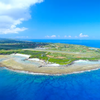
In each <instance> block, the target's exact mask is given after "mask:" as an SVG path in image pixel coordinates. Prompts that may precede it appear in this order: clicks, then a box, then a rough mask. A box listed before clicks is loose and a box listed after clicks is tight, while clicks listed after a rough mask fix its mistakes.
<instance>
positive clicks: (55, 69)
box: [0, 54, 100, 75]
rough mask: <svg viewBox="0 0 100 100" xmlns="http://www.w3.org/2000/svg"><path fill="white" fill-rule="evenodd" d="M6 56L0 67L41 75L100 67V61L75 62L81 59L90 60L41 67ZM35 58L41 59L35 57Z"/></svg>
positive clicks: (63, 73)
mask: <svg viewBox="0 0 100 100" xmlns="http://www.w3.org/2000/svg"><path fill="white" fill-rule="evenodd" d="M14 55H15V54H14ZM17 56H20V57H22V56H24V57H25V58H27V57H28V56H29V55H23V54H17ZM6 57H8V58H7V59H5V60H3V61H1V63H0V67H6V68H8V69H10V70H14V71H20V72H26V73H33V74H38V75H39V74H41V75H67V74H73V73H81V72H85V71H91V70H97V69H100V63H97V64H95V63H94V64H87V65H85V64H75V62H81V61H83V62H84V61H89V60H76V61H73V62H72V63H71V64H68V65H60V66H54V65H53V64H51V66H47V65H48V64H46V65H42V67H39V66H35V65H32V64H31V63H28V64H27V63H21V62H20V61H19V62H17V61H16V60H14V59H13V58H10V56H6ZM27 60H28V59H27ZM33 60H34V58H33ZM35 60H39V59H36V58H35ZM98 61H100V60H98ZM33 63H34V61H33Z"/></svg>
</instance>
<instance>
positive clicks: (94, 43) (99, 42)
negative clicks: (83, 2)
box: [27, 39, 100, 48]
mask: <svg viewBox="0 0 100 100" xmlns="http://www.w3.org/2000/svg"><path fill="white" fill-rule="evenodd" d="M27 40H28V41H33V42H44V43H45V42H46V43H66V44H78V45H85V46H89V47H95V48H100V40H67V39H27Z"/></svg>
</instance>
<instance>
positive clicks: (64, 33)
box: [0, 0, 100, 39]
mask: <svg viewBox="0 0 100 100" xmlns="http://www.w3.org/2000/svg"><path fill="white" fill-rule="evenodd" d="M0 8H1V11H0V12H1V13H0V19H1V20H0V23H1V25H0V37H3V38H5V37H6V38H21V39H100V0H21V1H20V0H15V1H14V2H13V1H12V0H8V1H6V0H1V1H0Z"/></svg>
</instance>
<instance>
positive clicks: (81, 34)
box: [79, 33, 89, 37]
mask: <svg viewBox="0 0 100 100" xmlns="http://www.w3.org/2000/svg"><path fill="white" fill-rule="evenodd" d="M79 37H89V36H88V35H83V33H80V34H79Z"/></svg>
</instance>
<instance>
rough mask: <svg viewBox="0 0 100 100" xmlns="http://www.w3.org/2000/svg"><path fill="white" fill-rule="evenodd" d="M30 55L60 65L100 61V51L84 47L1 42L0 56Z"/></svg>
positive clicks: (12, 41) (27, 42) (13, 41)
mask: <svg viewBox="0 0 100 100" xmlns="http://www.w3.org/2000/svg"><path fill="white" fill-rule="evenodd" d="M12 53H21V54H29V55H31V56H30V58H39V59H42V60H45V61H46V62H48V63H49V62H50V63H57V64H60V65H66V64H70V63H71V62H73V61H75V60H80V59H81V60H100V49H98V48H91V47H87V46H82V45H73V44H61V43H37V42H29V41H16V40H1V41H0V54H1V55H7V54H12Z"/></svg>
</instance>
